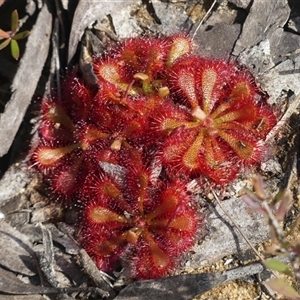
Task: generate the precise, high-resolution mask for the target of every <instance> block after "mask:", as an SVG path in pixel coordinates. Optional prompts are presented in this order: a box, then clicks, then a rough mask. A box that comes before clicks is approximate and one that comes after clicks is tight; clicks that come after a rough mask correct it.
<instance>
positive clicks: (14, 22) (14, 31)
mask: <svg viewBox="0 0 300 300" xmlns="http://www.w3.org/2000/svg"><path fill="white" fill-rule="evenodd" d="M18 30H19V14H18V11H17V10H16V9H15V10H14V11H13V12H12V13H11V29H10V30H9V31H3V30H2V29H0V41H1V40H4V41H3V42H1V43H0V50H2V49H4V48H5V47H7V46H8V45H9V44H10V50H11V55H12V56H13V58H14V59H15V60H18V59H19V57H20V48H19V44H18V40H22V39H24V38H26V37H27V36H28V35H29V33H30V32H29V31H28V30H25V31H22V32H19V33H18Z"/></svg>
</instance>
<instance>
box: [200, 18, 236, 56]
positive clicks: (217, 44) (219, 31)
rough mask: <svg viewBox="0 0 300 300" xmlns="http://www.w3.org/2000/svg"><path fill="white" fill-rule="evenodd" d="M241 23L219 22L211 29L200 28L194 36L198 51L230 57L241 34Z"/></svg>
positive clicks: (206, 54)
mask: <svg viewBox="0 0 300 300" xmlns="http://www.w3.org/2000/svg"><path fill="white" fill-rule="evenodd" d="M240 30H241V26H240V24H234V25H228V24H222V23H218V24H216V25H215V26H214V27H212V28H211V29H210V30H206V31H205V30H199V32H198V33H197V34H196V36H195V37H194V42H195V43H196V44H197V45H198V49H197V52H198V53H199V54H201V55H204V56H209V57H213V58H228V57H229V55H230V53H231V52H232V49H233V47H234V44H235V41H236V39H237V38H238V36H239V34H240Z"/></svg>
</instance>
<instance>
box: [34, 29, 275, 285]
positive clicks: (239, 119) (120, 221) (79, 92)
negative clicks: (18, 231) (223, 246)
mask: <svg viewBox="0 0 300 300" xmlns="http://www.w3.org/2000/svg"><path fill="white" fill-rule="evenodd" d="M93 68H94V73H95V75H96V77H97V79H98V88H97V89H95V88H91V87H90V86H88V85H87V84H86V83H85V82H84V80H83V79H82V78H80V76H79V75H78V74H72V75H69V76H68V77H67V78H66V79H65V80H64V82H63V84H62V91H61V94H62V95H61V100H59V99H58V96H57V95H55V94H52V95H51V96H49V97H48V98H47V99H44V100H43V101H42V104H41V120H40V124H39V140H38V143H37V145H35V146H34V150H33V153H32V156H31V162H32V164H33V165H34V166H35V168H36V169H37V170H38V171H39V172H41V173H42V174H43V175H44V178H45V180H46V182H47V183H48V185H49V189H50V191H51V195H52V197H54V198H55V199H60V200H61V201H63V203H64V204H65V205H66V206H72V205H73V204H77V205H79V206H80V209H81V213H80V214H81V217H80V227H81V230H80V237H79V239H80V241H81V242H82V245H83V246H84V248H85V249H86V250H87V252H88V253H89V254H90V255H91V256H92V257H93V258H94V260H95V261H96V263H97V265H98V267H99V268H100V269H101V270H104V271H110V270H112V269H113V268H114V267H115V266H116V264H117V263H118V262H119V261H120V260H126V261H127V262H128V265H130V271H131V276H133V277H134V278H137V279H145V278H157V277H161V276H165V275H167V274H169V272H170V271H172V270H173V269H174V267H175V266H176V263H177V262H178V259H179V258H180V257H181V256H182V255H183V254H184V253H185V252H186V251H188V250H189V249H190V248H191V247H192V245H193V244H194V243H195V241H196V235H197V232H198V230H199V227H200V226H201V223H202V219H203V218H202V217H201V216H200V215H199V212H198V211H199V207H197V203H196V202H195V200H194V197H193V195H191V194H190V193H189V192H188V191H187V187H186V185H187V183H188V182H190V181H191V180H192V179H199V178H206V180H208V181H209V182H212V183H214V184H216V185H221V186H224V185H225V184H228V183H230V182H231V181H233V180H234V179H235V178H236V177H237V175H238V174H239V172H240V170H241V168H243V167H244V166H251V165H255V164H257V163H258V162H259V161H260V160H261V159H262V156H263V152H264V151H263V150H264V149H265V146H264V139H265V138H266V136H267V134H268V133H269V131H270V130H271V129H272V128H273V126H274V125H275V123H276V116H275V114H274V112H273V110H272V108H271V107H270V106H269V105H268V104H267V101H266V100H267V95H266V94H265V93H264V92H262V90H261V89H260V88H259V87H258V85H257V84H256V82H255V80H254V78H253V76H252V75H251V74H250V72H249V71H248V70H247V69H246V68H244V67H241V66H239V65H238V64H236V63H227V62H226V61H224V60H214V59H208V58H203V57H201V56H197V55H195V54H193V44H192V41H191V40H190V39H189V38H188V37H186V36H185V35H182V34H177V35H173V36H170V37H159V38H155V37H137V38H129V39H125V40H124V41H123V42H120V43H117V44H114V45H111V46H110V47H109V48H108V49H107V51H106V53H104V54H103V55H101V56H99V57H95V58H94V61H93ZM199 182H201V181H199Z"/></svg>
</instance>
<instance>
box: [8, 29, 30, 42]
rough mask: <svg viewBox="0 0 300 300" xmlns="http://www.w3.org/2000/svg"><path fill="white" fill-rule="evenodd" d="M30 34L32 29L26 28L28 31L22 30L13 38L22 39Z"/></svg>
mask: <svg viewBox="0 0 300 300" xmlns="http://www.w3.org/2000/svg"><path fill="white" fill-rule="evenodd" d="M29 34H30V31H28V30H26V31H22V32H19V33H17V34H16V35H15V36H13V37H12V39H13V40H16V41H17V40H22V39H24V38H26V37H28V35H29Z"/></svg>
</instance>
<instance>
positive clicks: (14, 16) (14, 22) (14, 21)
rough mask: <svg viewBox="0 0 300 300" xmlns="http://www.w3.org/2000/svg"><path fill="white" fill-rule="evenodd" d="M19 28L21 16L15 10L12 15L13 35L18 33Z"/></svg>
mask: <svg viewBox="0 0 300 300" xmlns="http://www.w3.org/2000/svg"><path fill="white" fill-rule="evenodd" d="M18 26H19V15H18V11H17V10H16V9H15V10H14V11H13V12H12V13H11V31H12V33H13V34H14V33H16V32H17V30H18Z"/></svg>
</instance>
